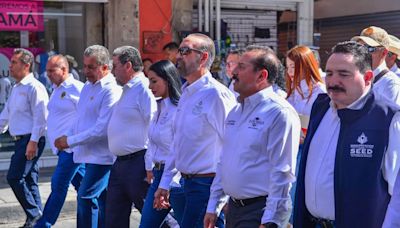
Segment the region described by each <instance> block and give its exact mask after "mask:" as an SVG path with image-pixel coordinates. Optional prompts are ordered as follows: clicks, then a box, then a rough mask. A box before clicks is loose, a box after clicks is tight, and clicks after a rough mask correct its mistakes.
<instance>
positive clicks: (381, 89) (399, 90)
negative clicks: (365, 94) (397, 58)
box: [372, 62, 400, 105]
mask: <svg viewBox="0 0 400 228" xmlns="http://www.w3.org/2000/svg"><path fill="white" fill-rule="evenodd" d="M384 69H387V66H386V63H385V62H383V63H382V64H381V65H379V66H378V67H377V68H376V69H375V70H374V71H373V73H374V77H376V76H377V75H378V74H379V73H380V72H381V71H382V70H384ZM372 89H373V90H374V91H376V92H378V93H379V94H382V95H383V96H385V97H387V98H388V99H389V100H392V101H393V102H395V103H396V104H398V105H400V79H399V78H398V77H397V75H396V74H394V73H393V72H391V71H389V72H387V73H386V74H385V75H384V76H383V77H381V78H380V79H379V80H378V81H377V82H376V83H374V84H373V86H372Z"/></svg>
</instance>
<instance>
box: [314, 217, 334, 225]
mask: <svg viewBox="0 0 400 228" xmlns="http://www.w3.org/2000/svg"><path fill="white" fill-rule="evenodd" d="M311 221H312V222H313V223H315V225H317V224H318V225H320V226H321V227H322V228H334V227H335V220H329V219H323V218H316V217H314V216H312V215H311Z"/></svg>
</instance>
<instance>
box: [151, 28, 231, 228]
mask: <svg viewBox="0 0 400 228" xmlns="http://www.w3.org/2000/svg"><path fill="white" fill-rule="evenodd" d="M178 53H179V54H178V56H177V67H178V70H179V71H180V74H181V75H182V76H183V77H184V78H185V79H186V80H187V82H186V83H185V84H184V85H183V88H182V96H181V99H180V101H179V104H178V109H177V112H176V116H175V121H174V125H173V130H174V140H173V143H172V148H171V151H172V152H173V153H175V154H174V156H173V159H170V160H167V161H166V165H165V170H164V174H163V176H162V178H161V182H160V185H159V189H158V190H157V192H156V193H155V205H156V206H157V207H159V208H162V207H166V206H168V189H169V185H170V183H171V180H172V177H173V176H174V173H173V172H172V170H173V169H174V168H175V167H176V168H177V170H178V171H180V172H181V174H182V177H183V178H184V192H185V196H186V202H185V209H184V212H183V218H182V221H178V222H179V224H180V226H181V227H182V228H193V227H203V217H204V214H205V212H206V206H207V201H208V199H209V196H210V186H211V183H212V181H213V179H214V177H215V172H216V165H217V161H218V159H219V155H220V151H221V147H222V136H223V134H224V122H225V118H226V116H227V114H228V112H229V111H230V110H231V109H232V107H233V106H234V105H235V103H236V102H235V98H234V96H233V94H232V93H231V92H230V91H229V90H228V88H226V87H225V86H224V85H222V84H221V83H219V82H217V81H216V80H215V79H214V78H213V77H212V76H211V73H210V71H209V69H210V67H211V64H212V62H213V60H214V57H215V47H214V42H213V41H212V40H211V39H210V38H209V37H208V36H205V35H203V34H197V33H196V34H191V35H189V36H188V37H186V38H185V39H184V40H183V41H182V43H181V44H180V47H179V49H178Z"/></svg>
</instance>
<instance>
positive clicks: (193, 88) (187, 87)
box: [182, 71, 212, 95]
mask: <svg viewBox="0 0 400 228" xmlns="http://www.w3.org/2000/svg"><path fill="white" fill-rule="evenodd" d="M211 78H212V76H211V73H210V72H209V71H208V72H207V73H205V74H204V75H203V76H201V77H200V78H199V79H197V80H196V81H194V82H193V83H192V84H189V83H188V82H185V84H183V86H182V91H183V92H186V93H188V94H190V95H191V94H193V93H195V92H197V91H198V90H200V89H201V88H203V87H204V86H205V85H207V84H208V82H209V81H210V79H211Z"/></svg>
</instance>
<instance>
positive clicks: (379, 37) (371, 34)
mask: <svg viewBox="0 0 400 228" xmlns="http://www.w3.org/2000/svg"><path fill="white" fill-rule="evenodd" d="M351 40H352V41H359V40H362V41H364V42H365V43H366V44H368V45H369V46H371V47H378V46H383V47H385V48H386V49H389V46H390V38H389V34H388V33H387V32H386V31H385V30H384V29H382V28H379V27H376V26H370V27H368V28H365V29H364V30H362V32H361V34H360V35H359V36H355V37H353V38H351Z"/></svg>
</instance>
